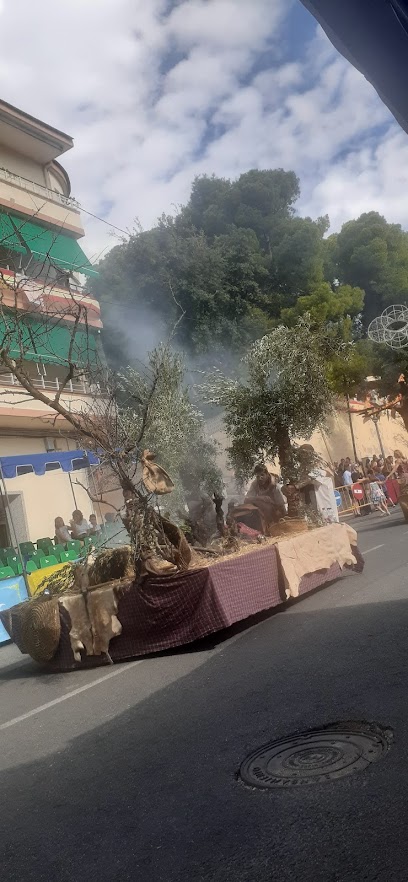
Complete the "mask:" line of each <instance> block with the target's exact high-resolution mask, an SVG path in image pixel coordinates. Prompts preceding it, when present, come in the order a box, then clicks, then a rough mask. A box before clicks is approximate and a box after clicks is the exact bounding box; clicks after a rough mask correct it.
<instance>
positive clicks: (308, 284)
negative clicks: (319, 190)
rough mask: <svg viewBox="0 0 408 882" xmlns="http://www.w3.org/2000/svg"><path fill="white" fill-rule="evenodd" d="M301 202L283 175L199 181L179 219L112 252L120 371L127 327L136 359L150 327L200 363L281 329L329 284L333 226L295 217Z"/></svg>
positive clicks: (103, 286) (288, 175)
mask: <svg viewBox="0 0 408 882" xmlns="http://www.w3.org/2000/svg"><path fill="white" fill-rule="evenodd" d="M298 194H299V182H298V179H297V178H296V175H295V174H294V173H293V172H284V171H282V169H277V170H269V171H257V170H252V171H250V172H247V173H246V174H244V175H241V176H240V177H239V178H238V179H237V180H236V181H227V180H225V179H222V178H215V177H206V176H204V177H201V178H197V179H196V180H195V181H194V183H193V188H192V193H191V197H190V200H189V202H188V203H187V205H186V206H184V207H183V208H181V209H180V211H179V212H178V214H177V215H176V216H175V217H167V216H163V217H161V218H160V220H159V222H158V224H157V225H156V226H155V227H154V228H153V229H152V230H149V231H146V232H143V231H138V232H136V233H135V234H134V235H133V236H132V237H131V238H130V240H129V241H128V242H124V243H123V244H121V245H118V246H116V248H114V249H112V251H111V252H110V253H109V254H108V256H107V257H106V259H105V260H104V261H102V263H101V266H100V276H99V279H98V281H97V282H96V283H95V291H96V293H97V294H98V296H99V297H100V300H101V304H102V311H103V318H104V322H105V327H106V331H105V347H106V350H107V352H108V355H109V356H110V357H111V358H113V359H114V360H115V361H116V363H117V364H120V363H121V361H122V360H123V357H124V350H125V347H124V338H126V336H128V329H129V328H133V329H134V337H135V340H134V346H133V348H134V350H135V352H134V353H129V354H136V355H139V353H138V351H137V350H138V347H139V341H140V337H141V336H142V337H143V326H144V324H145V323H146V322H148V323H149V324H150V326H156V327H157V330H158V334H157V337H158V339H160V338H163V337H165V336H166V334H169V333H172V330H173V329H174V327H175V326H176V330H175V333H174V339H175V342H176V343H178V344H179V345H181V346H182V347H183V348H184V349H185V350H187V351H188V352H190V353H192V354H193V355H194V356H197V354H200V353H203V352H207V351H208V350H209V349H211V350H212V351H214V350H218V352H221V351H223V350H228V351H235V352H242V350H243V348H244V347H245V346H246V345H248V343H250V342H252V341H253V340H254V339H256V338H257V337H259V336H260V335H261V334H262V333H265V331H267V330H269V329H270V328H271V327H272V326H273V324H274V323H275V324H277V323H278V322H279V320H280V315H281V310H282V308H285V307H292V306H294V305H295V304H296V300H297V298H298V297H299V296H306V295H308V294H309V293H310V292H311V291H312V290H313V289H314V287H315V286H316V285H319V284H321V283H322V282H323V256H324V244H323V236H324V233H325V231H326V229H327V219H326V218H321V219H319V220H318V221H313V220H311V219H310V218H300V217H295V216H294V208H293V205H294V202H295V200H296V198H297V196H298ZM182 314H183V319H182V321H179V319H180V316H181V315H182ZM124 326H125V327H124ZM124 330H125V333H123V332H124ZM140 332H142V333H140Z"/></svg>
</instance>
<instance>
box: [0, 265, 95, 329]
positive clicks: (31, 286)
mask: <svg viewBox="0 0 408 882" xmlns="http://www.w3.org/2000/svg"><path fill="white" fill-rule="evenodd" d="M72 295H74V303H72ZM0 299H1V302H2V305H3V306H5V307H9V308H11V309H13V308H15V307H16V306H17V309H21V310H24V311H28V312H31V313H36V312H37V313H41V312H43V313H46V314H48V315H53V314H54V315H56V316H57V317H58V316H62V315H64V313H65V312H66V311H67V308H68V307H69V306H70V303H71V304H72V305H74V304H75V303H79V304H81V306H83V307H84V308H85V309H86V316H87V324H88V326H89V327H90V328H97V329H100V328H102V321H101V310H100V306H99V303H98V301H97V300H96V298H95V297H92V294H89V293H88V291H87V290H86V288H85V287H84V286H83V285H80V284H79V282H77V281H75V280H73V279H72V278H71V279H70V280H69V288H68V287H65V288H63V287H62V286H61V284H59V283H58V281H53V280H52V279H50V278H44V279H41V278H39V277H38V278H37V277H36V278H35V279H29V278H28V277H26V276H24V274H23V273H15V272H13V271H12V270H9V269H3V268H1V267H0ZM68 311H69V310H68ZM66 318H67V320H68V321H69V315H67V316H66Z"/></svg>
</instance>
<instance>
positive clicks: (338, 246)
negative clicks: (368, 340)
mask: <svg viewBox="0 0 408 882" xmlns="http://www.w3.org/2000/svg"><path fill="white" fill-rule="evenodd" d="M329 264H330V267H331V270H332V272H334V274H335V276H336V277H338V278H339V279H340V281H341V282H342V283H345V284H349V285H357V286H358V287H360V288H362V289H363V290H364V291H365V295H366V296H365V304H364V322H365V326H366V327H367V326H368V324H369V322H370V321H371V320H372V319H373V318H375V317H376V316H377V315H379V314H380V313H381V312H382V310H383V309H384V308H385V307H386V306H388V305H389V304H390V303H401V302H402V303H406V302H407V298H408V233H406V232H405V231H404V230H402V229H401V226H400V225H399V224H389V223H387V221H386V220H385V218H384V217H382V216H381V215H380V214H378V212H376V211H371V212H369V213H368V214H362V215H361V216H360V217H359V218H357V220H351V221H349V222H348V223H346V224H344V226H343V227H342V230H341V232H340V233H339V234H338V236H337V237H336V239H335V241H333V242H331V243H330V261H329Z"/></svg>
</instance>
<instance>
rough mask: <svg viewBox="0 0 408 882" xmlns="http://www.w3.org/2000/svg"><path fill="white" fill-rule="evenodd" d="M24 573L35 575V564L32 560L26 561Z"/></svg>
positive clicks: (36, 568)
mask: <svg viewBox="0 0 408 882" xmlns="http://www.w3.org/2000/svg"><path fill="white" fill-rule="evenodd" d="M25 568H26V573H36V572H37V570H38V567H37V564H35V563H34V561H33V560H28V561H27V563H26V565H25Z"/></svg>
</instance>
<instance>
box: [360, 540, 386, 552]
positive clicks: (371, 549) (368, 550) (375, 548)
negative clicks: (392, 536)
mask: <svg viewBox="0 0 408 882" xmlns="http://www.w3.org/2000/svg"><path fill="white" fill-rule="evenodd" d="M384 545H385V542H383V544H382V545H374V547H373V548H367V551H362V552H361V554H370V551H377V548H384Z"/></svg>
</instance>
